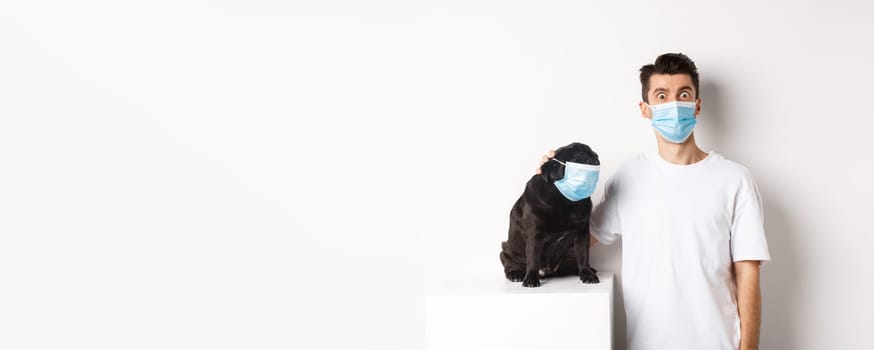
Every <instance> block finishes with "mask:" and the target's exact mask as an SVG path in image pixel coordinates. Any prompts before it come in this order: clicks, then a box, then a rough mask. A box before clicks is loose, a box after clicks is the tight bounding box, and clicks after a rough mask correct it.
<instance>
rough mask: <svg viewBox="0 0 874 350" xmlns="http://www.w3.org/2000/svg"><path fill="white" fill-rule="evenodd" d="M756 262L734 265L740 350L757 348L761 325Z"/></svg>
mask: <svg viewBox="0 0 874 350" xmlns="http://www.w3.org/2000/svg"><path fill="white" fill-rule="evenodd" d="M759 265H760V262H759V261H758V260H745V261H738V262H735V263H734V273H735V283H736V285H737V304H738V305H737V307H738V312H739V314H740V350H756V349H758V348H759V326H760V325H761V323H762V293H761V290H760V288H759Z"/></svg>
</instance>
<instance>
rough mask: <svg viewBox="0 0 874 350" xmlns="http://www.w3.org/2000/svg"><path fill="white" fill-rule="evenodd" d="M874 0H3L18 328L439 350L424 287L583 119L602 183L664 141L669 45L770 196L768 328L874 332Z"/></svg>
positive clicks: (613, 266)
mask: <svg viewBox="0 0 874 350" xmlns="http://www.w3.org/2000/svg"><path fill="white" fill-rule="evenodd" d="M872 10H874V6H872V5H869V4H867V3H865V2H861V1H859V2H852V1H828V2H826V1H775V2H756V1H742V2H732V3H730V4H729V3H725V2H715V1H714V2H702V1H669V2H659V3H655V2H652V3H651V2H644V1H638V2H627V1H615V2H606V3H605V2H594V1H576V2H572V1H563V2H517V1H514V2H507V1H431V2H404V1H395V2H389V1H381V2H353V1H328V2H304V1H300V2H295V1H292V2H281V1H273V2H265V1H246V2H243V1H216V2H206V1H156V2H149V3H141V4H136V3H119V2H110V1H103V2H98V1H85V2H75V3H69V2H60V1H54V2H51V1H50V2H43V1H28V2H11V1H10V2H3V3H0V348H3V349H57V348H77V349H78V348H82V349H116V348H125V349H154V348H166V349H292V348H294V349H336V348H360V349H420V348H424V340H423V336H424V332H423V329H422V317H423V315H422V295H423V293H424V292H425V291H426V290H427V288H429V285H431V283H432V282H435V281H446V280H451V279H452V277H453V276H454V275H458V274H464V273H470V272H476V271H486V272H488V271H492V272H494V273H496V274H500V273H501V272H500V263H499V261H498V251H499V246H500V241H502V240H504V239H505V238H506V235H507V224H508V216H509V210H510V208H511V206H512V204H513V202H514V201H515V200H516V199H517V198H518V196H519V195H520V194H521V191H522V189H523V186H524V184H525V182H526V181H527V179H528V178H529V177H530V176H531V175H533V173H534V169H535V167H536V166H537V161H538V160H539V158H540V156H541V155H543V154H544V153H545V152H546V151H547V150H548V149H550V148H557V147H560V146H562V145H564V144H567V143H570V142H574V141H578V142H584V143H587V144H589V145H591V146H592V147H593V148H594V149H595V150H596V151H597V152H598V153H599V154H600V156H601V161H602V169H603V173H602V180H601V185H603V181H604V180H606V178H608V177H609V176H610V175H611V174H612V173H613V171H614V170H615V169H616V167H617V166H618V165H619V164H620V163H621V162H622V161H623V160H624V159H626V158H628V157H630V156H632V155H634V154H636V153H638V152H642V151H650V150H654V149H655V139H654V135H653V133H652V130H651V128H650V127H649V125H648V124H647V123H646V120H644V119H641V118H640V116H639V111H638V109H637V102H638V101H639V99H640V85H639V82H638V81H637V74H638V71H637V70H638V69H639V67H640V66H641V65H643V64H646V63H651V62H652V61H653V60H654V59H655V57H656V56H658V55H659V54H662V53H666V52H682V53H685V54H687V55H689V56H690V57H691V58H692V59H693V60H694V61H695V62H696V63H697V65H698V67H699V71H700V74H701V98H702V101H703V110H702V113H701V115H700V122H699V126H698V127H697V129H696V135H697V136H696V138H697V140H698V141H699V143H700V145H701V146H702V148H704V149H705V150H710V149H714V150H716V151H718V152H720V153H722V154H723V155H725V156H726V157H727V158H729V159H731V160H734V161H736V162H738V163H740V164H743V165H745V166H747V167H748V168H749V169H750V170H751V171H752V172H753V174H754V175H755V177H756V179H757V181H758V185H759V189H760V191H761V192H762V195H763V200H764V203H765V225H766V233H767V237H768V242H769V245H770V249H771V256H772V259H773V261H772V262H771V263H769V264H767V265H765V266H764V267H763V270H762V288H763V309H764V310H763V325H762V341H761V344H762V346H761V348H763V349H802V350H807V349H864V348H874V341H872V340H871V339H870V337H865V334H867V328H869V326H870V325H871V324H874V316H872V315H874V307H872V306H871V303H870V301H869V300H868V299H869V296H870V295H872V294H874V283H872V282H871V281H869V279H868V278H867V277H868V276H872V275H874V268H872V266H874V264H872V263H871V261H870V258H869V253H868V250H869V249H870V247H871V246H872V245H874V244H872V243H874V238H872V235H871V234H872V233H874V232H872V230H871V229H870V228H869V226H868V221H869V220H868V219H869V217H870V213H869V211H870V209H871V205H870V204H869V203H870V198H872V196H874V185H872V184H871V181H870V180H869V179H871V178H872V177H874V169H872V164H871V160H870V158H871V157H870V156H869V155H868V153H869V152H870V150H871V149H872V148H874V141H872V138H871V136H870V135H871V128H872V126H874V122H872V119H871V118H874V113H872V112H871V108H870V103H869V101H870V100H871V95H872V93H874V88H872V83H874V67H872V65H871V64H870V62H872V61H874V47H872V45H870V44H869V43H868V42H869V41H870V36H871V34H872V33H874V22H872V21H870V20H869V19H870V15H869V14H870V13H871V11H872ZM600 196H601V189H600V188H599V190H598V191H597V192H596V194H595V196H594V199H595V201H596V202H597V201H598V200H599V199H600ZM593 252H594V253H593V254H594V256H593V259H592V263H593V265H594V266H595V267H596V268H599V269H600V270H609V271H615V272H617V273H619V272H620V264H619V261H620V256H621V255H620V254H621V246H620V245H616V246H611V247H604V246H596V247H595V248H593ZM617 277H618V275H617ZM617 300H621V298H620V299H617ZM617 307H621V305H619V306H617ZM622 322H624V318H623V317H621V314H620V315H618V317H617V327H618V328H617V331H619V333H618V339H617V341H618V344H620V345H623V344H624V341H623V339H622V337H621V334H622V333H621V332H624V328H623V327H624V326H623V324H622ZM484 326H487V325H484Z"/></svg>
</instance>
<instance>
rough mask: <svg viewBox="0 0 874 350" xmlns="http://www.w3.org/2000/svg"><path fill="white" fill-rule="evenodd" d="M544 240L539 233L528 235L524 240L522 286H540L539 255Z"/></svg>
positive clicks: (541, 251)
mask: <svg viewBox="0 0 874 350" xmlns="http://www.w3.org/2000/svg"><path fill="white" fill-rule="evenodd" d="M545 243H546V240H544V239H543V238H542V236H541V235H538V234H536V233H535V234H534V235H531V236H529V237H528V238H527V239H526V242H525V278H524V279H523V280H522V286H525V287H540V255H541V254H542V253H543V245H544V244H545Z"/></svg>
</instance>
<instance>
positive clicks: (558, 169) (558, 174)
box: [540, 159, 564, 183]
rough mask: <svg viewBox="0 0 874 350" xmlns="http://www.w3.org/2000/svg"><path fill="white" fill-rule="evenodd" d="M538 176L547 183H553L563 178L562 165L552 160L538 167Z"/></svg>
mask: <svg viewBox="0 0 874 350" xmlns="http://www.w3.org/2000/svg"><path fill="white" fill-rule="evenodd" d="M540 176H541V177H543V180H544V181H546V182H547V183H553V182H555V181H556V180H559V179H561V178H563V177H564V165H561V164H560V163H559V162H556V161H554V160H552V159H550V160H547V161H546V163H543V165H541V166H540Z"/></svg>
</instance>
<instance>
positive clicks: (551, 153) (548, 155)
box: [537, 149, 555, 174]
mask: <svg viewBox="0 0 874 350" xmlns="http://www.w3.org/2000/svg"><path fill="white" fill-rule="evenodd" d="M552 157H555V150H554V149H551V150H549V152H546V155H545V156H543V158H540V164H537V173H538V174H540V167H542V166H543V163H546V162H548V161H549V158H552Z"/></svg>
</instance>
